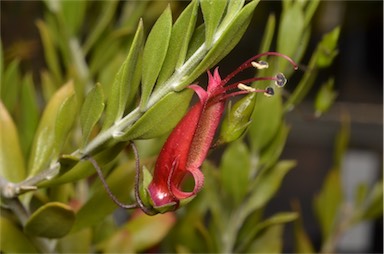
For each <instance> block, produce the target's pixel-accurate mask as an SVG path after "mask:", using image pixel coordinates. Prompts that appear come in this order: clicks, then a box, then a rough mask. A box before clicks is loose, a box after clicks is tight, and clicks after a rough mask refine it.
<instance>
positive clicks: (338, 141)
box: [333, 113, 351, 169]
mask: <svg viewBox="0 0 384 254" xmlns="http://www.w3.org/2000/svg"><path fill="white" fill-rule="evenodd" d="M350 136H351V119H350V116H349V114H348V113H343V114H342V115H341V127H340V130H339V132H338V133H337V136H336V138H335V148H334V149H335V151H334V156H333V159H334V165H335V168H337V169H340V168H341V166H342V162H343V158H344V154H345V153H346V151H347V149H348V144H349V139H350Z"/></svg>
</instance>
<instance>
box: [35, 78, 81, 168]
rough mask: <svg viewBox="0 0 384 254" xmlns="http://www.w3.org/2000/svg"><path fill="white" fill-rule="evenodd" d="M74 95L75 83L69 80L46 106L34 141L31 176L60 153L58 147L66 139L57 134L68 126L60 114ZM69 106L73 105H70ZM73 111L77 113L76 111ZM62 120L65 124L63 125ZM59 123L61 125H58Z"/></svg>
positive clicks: (62, 132)
mask: <svg viewBox="0 0 384 254" xmlns="http://www.w3.org/2000/svg"><path fill="white" fill-rule="evenodd" d="M73 95H74V87H73V83H72V82H69V83H67V84H66V85H64V86H62V87H61V88H60V89H59V90H58V91H57V92H56V93H55V94H54V96H52V98H51V100H50V101H49V103H48V105H47V106H46V108H45V110H44V113H43V116H42V118H41V120H40V122H39V127H38V128H37V131H36V134H35V138H34V141H33V146H32V151H31V154H30V158H29V170H30V172H29V176H33V175H35V174H37V173H38V172H39V171H41V170H43V169H44V167H47V166H49V164H50V163H51V162H52V161H53V160H55V158H57V156H58V153H59V151H58V150H57V148H58V147H60V146H61V145H62V144H63V143H64V140H62V139H57V138H64V137H63V136H62V135H59V136H56V132H57V131H59V132H60V133H61V134H64V132H65V129H66V128H67V127H68V126H67V123H66V124H64V123H63V121H65V119H58V114H59V112H60V111H61V110H62V106H63V105H65V104H66V102H67V103H68V102H69V101H68V100H71V101H72V99H70V98H74V97H72V96H73ZM67 105H68V104H67ZM69 107H72V106H71V105H69ZM65 111H66V110H65ZM72 113H74V114H75V112H72ZM64 117H65V116H64ZM70 118H71V117H70ZM72 120H73V119H72ZM58 121H59V122H58ZM60 122H61V123H63V124H62V125H61V123H60ZM57 124H59V126H56V125H57Z"/></svg>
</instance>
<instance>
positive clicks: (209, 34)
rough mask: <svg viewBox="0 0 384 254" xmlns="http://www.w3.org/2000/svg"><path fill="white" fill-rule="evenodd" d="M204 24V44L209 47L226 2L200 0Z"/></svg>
mask: <svg viewBox="0 0 384 254" xmlns="http://www.w3.org/2000/svg"><path fill="white" fill-rule="evenodd" d="M200 4H201V10H202V12H203V17H204V23H205V43H206V45H207V47H211V45H212V42H213V36H214V34H215V31H216V28H217V26H218V25H219V22H220V20H221V18H222V16H223V14H224V10H225V7H226V6H227V1H222V0H213V1H212V0H202V1H200Z"/></svg>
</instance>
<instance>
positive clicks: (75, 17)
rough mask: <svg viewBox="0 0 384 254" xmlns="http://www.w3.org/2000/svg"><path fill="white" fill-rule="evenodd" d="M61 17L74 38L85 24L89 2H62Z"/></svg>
mask: <svg viewBox="0 0 384 254" xmlns="http://www.w3.org/2000/svg"><path fill="white" fill-rule="evenodd" d="M60 4H61V9H60V10H61V17H62V18H63V20H64V24H65V25H66V27H67V29H68V30H69V34H70V35H71V36H74V35H76V34H77V33H78V31H79V29H80V28H81V25H82V24H83V23H84V15H85V13H86V9H87V1H61V2H60Z"/></svg>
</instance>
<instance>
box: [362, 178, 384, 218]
mask: <svg viewBox="0 0 384 254" xmlns="http://www.w3.org/2000/svg"><path fill="white" fill-rule="evenodd" d="M382 215H383V181H378V182H377V183H376V184H375V185H374V186H373V188H372V189H371V191H370V192H369V194H368V196H367V199H366V202H365V203H364V206H363V209H362V213H361V215H360V216H361V217H360V219H361V220H372V219H376V218H379V217H380V216H382ZM358 218H359V217H358Z"/></svg>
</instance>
